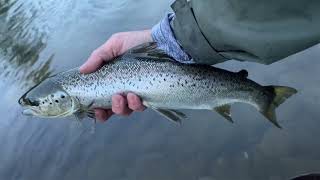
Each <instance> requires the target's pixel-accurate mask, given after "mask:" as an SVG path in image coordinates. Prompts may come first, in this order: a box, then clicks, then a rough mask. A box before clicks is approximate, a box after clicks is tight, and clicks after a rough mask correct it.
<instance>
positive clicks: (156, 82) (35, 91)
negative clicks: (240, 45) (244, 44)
mask: <svg viewBox="0 0 320 180" xmlns="http://www.w3.org/2000/svg"><path fill="white" fill-rule="evenodd" d="M247 76H248V73H247V71H245V70H242V71H240V72H236V73H235V72H229V71H226V70H223V69H218V68H215V67H212V66H209V65H195V64H181V63H178V62H175V61H174V60H172V59H171V58H170V57H168V56H167V55H165V54H164V53H162V52H161V51H159V50H157V49H156V44H154V43H147V44H144V45H141V46H139V47H136V48H133V49H132V50H130V51H129V52H127V53H126V54H124V55H123V56H120V57H118V58H116V60H114V61H110V62H108V63H106V64H105V65H104V66H103V67H102V68H101V69H99V70H98V71H96V72H94V73H92V74H87V75H84V74H81V73H79V70H78V68H75V69H72V70H69V71H66V72H62V73H59V74H57V75H55V76H52V77H49V78H48V79H46V80H44V81H43V82H41V83H40V84H38V85H37V86H35V87H33V88H32V89H31V90H29V91H28V92H27V93H26V94H25V95H23V96H22V97H21V98H20V100H19V103H20V104H21V105H22V106H23V107H25V108H26V109H25V110H24V114H26V115H34V116H39V117H48V118H55V117H65V116H70V115H76V116H77V117H79V118H84V117H86V116H89V117H92V118H94V113H93V111H92V110H93V109H94V108H98V107H99V108H110V107H111V97H112V95H114V94H117V93H121V94H127V93H128V92H133V93H135V94H137V95H138V96H140V97H141V99H142V101H143V104H144V105H145V106H147V107H149V108H152V109H153V110H155V111H157V112H158V113H160V114H161V115H163V116H165V117H166V118H168V119H170V120H172V121H174V122H180V121H181V120H182V119H184V118H186V116H185V115H184V114H183V113H181V112H180V111H178V110H179V109H207V110H214V111H216V112H218V113H219V114H220V115H222V116H223V117H224V118H226V119H227V120H229V121H231V122H233V120H232V118H231V112H230V105H231V104H233V103H237V102H240V103H247V104H250V105H252V106H254V107H255V108H256V109H257V110H258V111H259V112H261V113H262V114H263V115H264V116H265V117H266V118H267V119H268V120H270V121H271V122H272V123H273V124H274V125H276V126H277V127H279V128H280V125H279V124H278V122H277V119H276V114H275V109H276V108H277V107H278V106H279V105H280V104H282V103H283V102H284V101H285V100H286V99H287V98H289V97H290V96H292V95H293V94H295V93H297V91H296V90H295V89H293V88H290V87H284V86H261V85H259V84H257V83H256V82H254V81H252V80H250V79H248V78H247Z"/></svg>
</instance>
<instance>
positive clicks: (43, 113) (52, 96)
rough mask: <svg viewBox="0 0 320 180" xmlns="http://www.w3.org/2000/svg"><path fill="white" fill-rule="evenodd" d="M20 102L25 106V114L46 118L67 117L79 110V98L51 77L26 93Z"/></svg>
mask: <svg viewBox="0 0 320 180" xmlns="http://www.w3.org/2000/svg"><path fill="white" fill-rule="evenodd" d="M19 104H20V105H21V106H22V107H24V108H25V110H24V111H23V114H24V115H29V116H38V117H45V118H50V117H52V118H54V117H65V116H69V115H72V114H73V113H74V112H76V111H77V110H76V109H77V108H76V106H77V100H76V99H75V98H73V97H71V96H70V95H69V94H68V93H67V92H66V91H65V90H64V89H63V88H62V87H61V85H59V84H58V83H56V82H54V81H53V80H52V79H50V78H49V79H46V80H44V81H43V82H41V83H39V84H38V85H36V86H34V87H33V88H31V89H30V90H29V91H28V92H27V93H25V94H24V95H23V96H22V97H21V98H20V99H19Z"/></svg>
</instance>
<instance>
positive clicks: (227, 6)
mask: <svg viewBox="0 0 320 180" xmlns="http://www.w3.org/2000/svg"><path fill="white" fill-rule="evenodd" d="M172 9H173V10H174V11H175V14H176V18H175V19H174V20H173V21H172V22H171V27H172V29H173V31H174V34H175V36H176V38H177V40H178V42H179V43H180V44H181V46H182V47H183V49H184V50H185V51H186V52H187V53H188V54H189V55H190V56H191V57H192V58H193V60H194V61H196V62H197V63H204V64H216V63H220V62H224V61H226V60H229V59H236V60H240V61H253V62H258V63H263V64H271V63H273V62H276V61H278V60H281V59H283V58H285V57H287V56H289V55H292V54H294V53H297V52H299V51H302V50H305V49H307V48H309V47H311V46H314V45H316V44H318V43H319V42H320V0H308V1H303V0H190V1H188V2H187V1H186V0H176V1H175V2H174V3H173V4H172Z"/></svg>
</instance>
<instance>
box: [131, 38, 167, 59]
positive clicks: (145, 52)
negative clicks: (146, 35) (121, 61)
mask: <svg viewBox="0 0 320 180" xmlns="http://www.w3.org/2000/svg"><path fill="white" fill-rule="evenodd" d="M157 47H158V46H157V43H156V42H148V43H143V44H141V45H138V46H136V47H133V48H131V49H129V50H128V51H127V52H126V53H125V55H133V54H134V55H136V56H144V57H153V58H159V59H168V60H173V59H172V57H170V56H169V55H168V54H166V53H165V52H164V51H163V50H161V49H158V48H157Z"/></svg>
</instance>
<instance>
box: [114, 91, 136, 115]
mask: <svg viewBox="0 0 320 180" xmlns="http://www.w3.org/2000/svg"><path fill="white" fill-rule="evenodd" d="M112 111H113V112H114V113H115V114H118V115H123V116H128V115H130V114H131V113H132V110H131V109H129V108H128V106H127V100H126V98H124V97H123V96H121V95H113V96H112Z"/></svg>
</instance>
